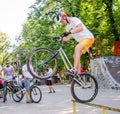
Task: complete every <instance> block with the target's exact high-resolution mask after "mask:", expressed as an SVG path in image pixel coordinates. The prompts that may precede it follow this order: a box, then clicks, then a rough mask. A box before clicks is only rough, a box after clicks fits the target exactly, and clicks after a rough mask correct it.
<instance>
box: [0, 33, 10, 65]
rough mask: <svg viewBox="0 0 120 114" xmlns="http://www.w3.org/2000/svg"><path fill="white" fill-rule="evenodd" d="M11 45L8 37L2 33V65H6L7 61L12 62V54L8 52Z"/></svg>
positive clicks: (0, 41)
mask: <svg viewBox="0 0 120 114" xmlns="http://www.w3.org/2000/svg"><path fill="white" fill-rule="evenodd" d="M9 47H10V44H9V42H8V40H7V35H6V34H5V33H3V32H0V65H2V66H3V65H4V63H5V61H6V60H8V59H9V60H10V59H11V57H10V53H9V52H8V50H9Z"/></svg>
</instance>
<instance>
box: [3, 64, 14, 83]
mask: <svg viewBox="0 0 120 114" xmlns="http://www.w3.org/2000/svg"><path fill="white" fill-rule="evenodd" d="M12 75H13V67H12V66H11V65H10V66H9V67H7V66H5V67H4V80H7V81H11V80H12V78H13V76H12Z"/></svg>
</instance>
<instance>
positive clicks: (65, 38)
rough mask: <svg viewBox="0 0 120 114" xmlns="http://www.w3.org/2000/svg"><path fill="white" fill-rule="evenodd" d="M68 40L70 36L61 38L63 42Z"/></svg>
mask: <svg viewBox="0 0 120 114" xmlns="http://www.w3.org/2000/svg"><path fill="white" fill-rule="evenodd" d="M70 38H71V36H70V35H68V36H66V37H64V38H63V41H69V40H70Z"/></svg>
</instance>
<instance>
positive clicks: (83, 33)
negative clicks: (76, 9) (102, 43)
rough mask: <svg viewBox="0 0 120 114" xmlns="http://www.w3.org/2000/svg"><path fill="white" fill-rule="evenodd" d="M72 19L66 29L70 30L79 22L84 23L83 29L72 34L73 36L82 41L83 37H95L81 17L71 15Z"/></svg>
mask: <svg viewBox="0 0 120 114" xmlns="http://www.w3.org/2000/svg"><path fill="white" fill-rule="evenodd" d="M70 19H71V21H70V23H69V24H67V26H66V31H70V30H72V29H74V28H75V27H76V26H77V25H78V24H82V29H83V30H82V31H80V32H79V33H75V34H72V36H73V38H74V39H75V40H76V41H77V42H80V41H82V40H83V39H86V38H94V36H93V34H92V33H91V32H90V31H89V30H88V29H87V28H86V27H85V25H84V24H83V23H82V21H81V20H80V19H78V18H77V17H70Z"/></svg>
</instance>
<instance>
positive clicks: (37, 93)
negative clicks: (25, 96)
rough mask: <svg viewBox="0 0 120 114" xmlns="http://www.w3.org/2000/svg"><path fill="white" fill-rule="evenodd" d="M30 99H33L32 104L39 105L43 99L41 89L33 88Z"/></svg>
mask: <svg viewBox="0 0 120 114" xmlns="http://www.w3.org/2000/svg"><path fill="white" fill-rule="evenodd" d="M30 97H31V100H32V102H34V103H39V102H40V101H41V99H42V92H41V90H40V88H39V87H37V86H32V87H31V88H30Z"/></svg>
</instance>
